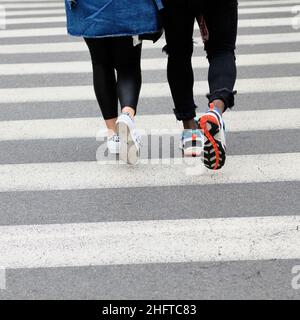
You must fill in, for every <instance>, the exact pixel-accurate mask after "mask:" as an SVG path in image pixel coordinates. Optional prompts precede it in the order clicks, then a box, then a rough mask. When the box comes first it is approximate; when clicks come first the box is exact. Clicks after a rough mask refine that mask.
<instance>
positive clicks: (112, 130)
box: [85, 38, 118, 136]
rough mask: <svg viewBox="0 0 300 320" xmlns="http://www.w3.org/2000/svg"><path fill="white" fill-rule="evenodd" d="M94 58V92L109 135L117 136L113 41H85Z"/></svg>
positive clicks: (94, 39)
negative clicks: (112, 55)
mask: <svg viewBox="0 0 300 320" xmlns="http://www.w3.org/2000/svg"><path fill="white" fill-rule="evenodd" d="M85 41H86V43H87V45H88V47H89V50H90V54H91V58H92V64H93V79H94V90H95V93H96V97H97V101H98V103H99V106H100V109H101V111H102V115H103V118H104V120H105V122H106V126H107V129H108V132H109V133H108V135H109V136H113V135H114V134H116V120H117V118H118V97H117V84H116V78H115V70H114V66H113V61H112V57H111V39H104V38H103V39H102V38H101V39H96V38H86V39H85Z"/></svg>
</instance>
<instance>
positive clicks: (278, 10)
mask: <svg viewBox="0 0 300 320" xmlns="http://www.w3.org/2000/svg"><path fill="white" fill-rule="evenodd" d="M291 10H292V7H291V6H286V7H260V8H240V9H239V15H240V16H241V15H247V14H257V13H290V12H291ZM54 14H55V15H65V9H46V10H14V11H7V12H6V16H7V17H10V16H24V17H25V16H29V15H31V16H39V15H54Z"/></svg>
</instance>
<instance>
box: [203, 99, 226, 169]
mask: <svg viewBox="0 0 300 320" xmlns="http://www.w3.org/2000/svg"><path fill="white" fill-rule="evenodd" d="M199 128H200V129H201V130H202V131H203V136H204V153H203V158H204V159H203V161H204V165H205V166H206V167H207V168H208V169H211V170H219V169H221V168H222V167H223V166H224V164H225V161H226V140H225V124H224V121H223V119H222V116H221V115H220V114H219V112H218V111H217V110H216V109H215V108H214V105H213V104H211V105H210V110H209V111H207V113H206V114H205V115H203V116H202V117H200V119H199Z"/></svg>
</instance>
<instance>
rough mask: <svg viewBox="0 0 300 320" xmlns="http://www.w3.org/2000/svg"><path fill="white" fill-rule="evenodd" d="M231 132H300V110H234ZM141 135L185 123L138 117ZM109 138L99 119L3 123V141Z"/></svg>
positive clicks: (167, 130)
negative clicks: (299, 130) (141, 129)
mask: <svg viewBox="0 0 300 320" xmlns="http://www.w3.org/2000/svg"><path fill="white" fill-rule="evenodd" d="M224 119H225V121H226V129H227V132H243V131H259V130H261V131H262V130H264V131H269V130H274V131H277V130H284V129H289V130H292V129H294V130H295V129H300V120H299V119H300V109H278V110H255V111H233V112H227V113H225V115H224ZM135 122H136V125H137V128H143V131H141V134H146V133H147V134H149V133H151V132H152V133H153V132H156V134H158V133H161V134H162V135H164V134H168V133H169V134H170V135H174V134H176V133H177V134H180V133H181V130H182V126H181V123H179V122H177V121H175V117H174V115H173V114H161V115H149V116H148V115H144V116H137V117H136V121H135ZM97 135H98V136H99V137H100V136H103V135H105V125H104V122H103V120H101V119H98V118H76V119H72V118H71V119H41V120H19V121H1V122H0V141H11V140H39V139H70V138H92V139H95V138H96V136H97Z"/></svg>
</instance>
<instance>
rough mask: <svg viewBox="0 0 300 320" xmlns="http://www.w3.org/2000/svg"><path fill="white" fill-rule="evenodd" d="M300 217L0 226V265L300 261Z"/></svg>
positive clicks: (17, 266) (47, 266)
mask: <svg viewBox="0 0 300 320" xmlns="http://www.w3.org/2000/svg"><path fill="white" fill-rule="evenodd" d="M299 224H300V217H299V216H279V217H277V216H269V217H250V218H248V217H246V218H219V219H191V220H154V221H129V222H101V223H80V224H60V225H59V224H56V225H31V226H2V227H0V265H1V266H4V267H5V268H12V269H17V268H50V267H79V266H97V265H124V264H149V263H151V264H152V263H179V262H181V263H183V262H204V261H245V260H250V261H251V260H274V259H276V260H278V259H299V258H300V250H299V247H300V232H299V230H298V229H299Z"/></svg>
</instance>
